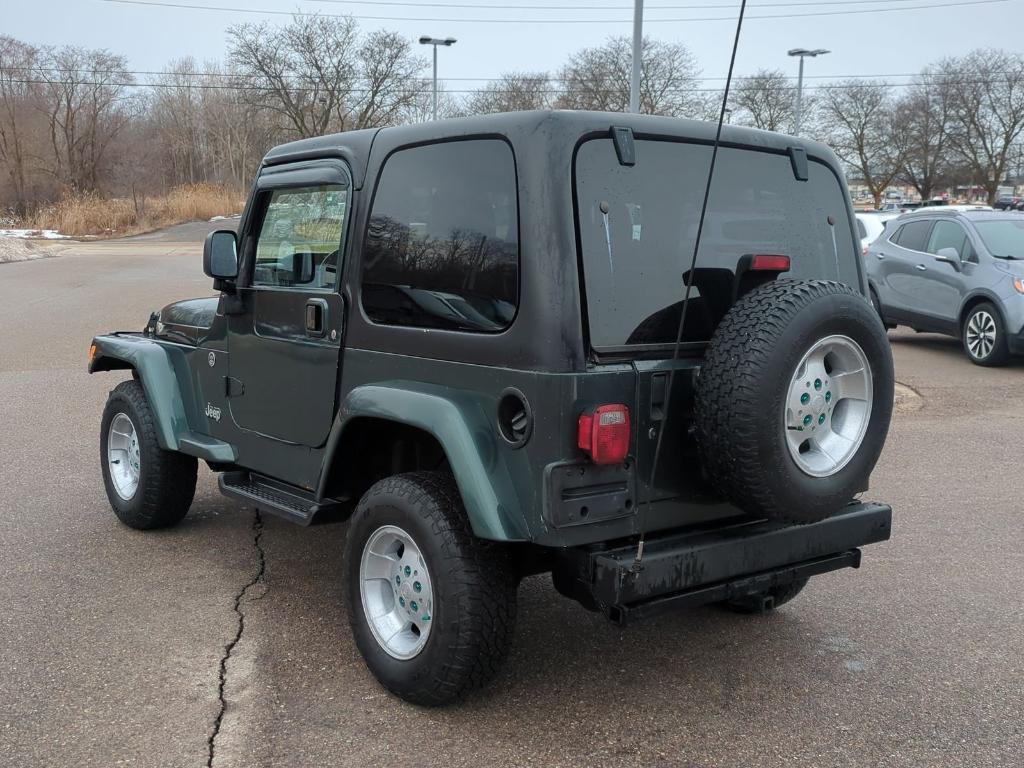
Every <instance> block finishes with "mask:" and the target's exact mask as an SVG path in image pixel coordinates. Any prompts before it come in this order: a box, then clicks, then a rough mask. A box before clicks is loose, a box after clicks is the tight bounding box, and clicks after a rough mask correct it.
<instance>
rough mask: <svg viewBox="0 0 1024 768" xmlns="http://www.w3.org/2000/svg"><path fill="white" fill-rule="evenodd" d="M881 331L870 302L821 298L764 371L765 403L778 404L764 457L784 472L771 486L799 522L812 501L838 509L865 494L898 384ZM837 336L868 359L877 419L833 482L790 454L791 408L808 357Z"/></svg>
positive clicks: (762, 442)
mask: <svg viewBox="0 0 1024 768" xmlns="http://www.w3.org/2000/svg"><path fill="white" fill-rule="evenodd" d="M873 326H879V327H878V328H873ZM880 326H881V320H880V319H879V318H878V316H877V315H876V314H875V311H874V309H873V308H872V307H871V305H870V303H869V302H868V301H867V300H866V299H865V298H864V297H861V296H857V295H852V294H830V295H826V296H821V297H817V298H815V299H814V300H813V301H811V302H810V303H809V304H808V305H807V306H806V307H804V308H803V309H802V310H801V311H800V312H798V313H797V314H796V315H795V316H794V317H793V319H792V321H791V322H790V323H789V324H788V325H787V326H786V328H785V330H784V331H783V332H782V334H781V335H780V337H779V339H778V341H777V343H776V350H781V351H782V353H781V354H774V355H771V356H770V357H769V360H768V363H767V365H766V366H765V367H764V369H763V372H762V373H763V380H764V383H765V394H766V395H767V397H766V398H765V401H766V402H768V403H772V404H773V405H772V406H771V407H769V408H766V409H764V410H763V411H762V413H761V414H760V416H759V420H760V423H759V424H758V429H757V430H756V434H757V435H758V454H759V458H760V460H761V462H762V466H765V467H776V468H778V470H779V471H778V472H773V473H769V484H770V485H771V486H772V491H773V495H774V496H775V498H776V499H777V500H778V503H779V504H780V505H781V506H784V507H788V508H789V509H790V510H792V513H793V516H794V517H801V510H802V509H804V508H806V507H807V506H808V504H809V501H813V502H814V505H815V506H821V505H825V506H829V505H832V506H833V507H835V508H838V506H840V505H842V504H845V503H846V502H847V501H849V500H850V499H852V498H853V496H854V495H855V494H856V493H857V492H859V491H861V490H863V488H862V487H861V486H862V485H863V484H864V478H867V477H868V476H869V475H870V473H871V471H872V470H873V469H874V466H875V463H876V462H877V460H878V456H879V454H880V453H881V450H882V446H883V445H884V442H885V437H886V434H887V432H888V426H889V420H890V418H891V415H892V392H893V383H894V378H893V369H892V358H891V356H890V353H889V351H888V349H887V345H888V340H887V338H886V334H885V331H884V329H882V328H881V327H880ZM834 335H839V336H846V337H847V338H850V339H852V340H853V341H854V342H856V343H857V345H858V346H859V347H860V348H861V350H862V351H863V353H864V356H865V357H866V358H867V361H868V364H869V366H870V367H871V374H872V403H871V414H870V417H869V421H868V425H867V428H866V430H865V434H864V437H863V439H862V441H861V444H860V446H859V447H858V449H857V451H856V453H855V454H854V455H853V457H852V458H850V460H849V461H848V462H847V464H846V465H845V466H844V467H843V468H842V469H840V470H839V471H838V472H836V473H834V474H832V475H830V476H828V477H814V476H811V475H808V474H807V473H805V472H804V471H803V470H802V469H801V468H800V467H799V465H798V464H797V463H796V461H795V459H794V458H793V456H792V454H791V453H790V450H789V445H788V441H787V439H786V421H785V403H786V400H787V395H788V392H789V386H790V382H791V380H792V377H793V374H794V373H795V372H796V368H797V365H798V364H799V363H800V361H801V359H802V358H803V356H804V355H805V354H806V353H807V351H808V350H809V349H810V348H811V347H812V346H813V345H814V344H815V343H817V342H818V341H820V340H821V339H824V338H827V337H829V336H834ZM814 517H816V516H814Z"/></svg>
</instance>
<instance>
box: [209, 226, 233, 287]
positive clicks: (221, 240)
mask: <svg viewBox="0 0 1024 768" xmlns="http://www.w3.org/2000/svg"><path fill="white" fill-rule="evenodd" d="M203 272H205V273H206V275H207V277H212V278H213V279H214V280H234V279H235V278H236V277H238V241H237V239H236V238H235V233H234V232H232V231H231V230H230V229H218V230H215V231H214V232H211V233H210V234H208V235H207V236H206V242H205V243H203Z"/></svg>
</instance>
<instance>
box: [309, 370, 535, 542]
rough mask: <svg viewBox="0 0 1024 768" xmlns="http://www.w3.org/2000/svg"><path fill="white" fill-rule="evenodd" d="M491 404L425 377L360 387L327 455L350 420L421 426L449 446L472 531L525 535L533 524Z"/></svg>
mask: <svg viewBox="0 0 1024 768" xmlns="http://www.w3.org/2000/svg"><path fill="white" fill-rule="evenodd" d="M491 406H493V403H490V405H489V401H486V400H485V399H483V398H480V397H479V396H477V395H474V394H471V393H467V392H463V391H461V390H456V389H451V388H447V387H441V386H437V385H434V384H425V383H422V382H414V381H394V382H384V383H378V384H367V385H364V386H361V387H356V388H355V389H353V390H352V391H351V392H349V394H348V396H347V397H346V398H345V401H344V403H342V407H341V409H340V411H339V414H338V418H337V421H336V422H335V425H334V429H333V430H332V434H331V437H330V439H329V444H328V455H330V454H332V453H333V449H334V448H335V446H336V445H337V444H338V442H340V441H341V440H344V439H345V438H344V435H345V428H346V427H347V425H348V424H349V423H350V422H351V421H352V420H353V419H356V418H359V417H372V418H380V419H387V420H389V421H395V422H399V423H401V424H407V425H409V426H412V427H417V428H419V429H422V430H423V431H425V432H427V433H429V434H431V435H433V436H434V437H435V438H436V439H437V441H438V442H439V443H440V444H441V447H442V448H443V449H444V452H445V455H446V456H447V458H448V464H449V465H450V466H451V469H452V473H453V474H454V476H455V482H456V484H457V485H458V487H459V492H460V493H461V495H462V501H463V504H464V505H465V507H466V513H467V515H468V516H469V522H470V525H471V526H472V528H473V533H474V534H476V535H477V536H479V537H480V538H484V539H493V540H497V541H525V540H527V539H528V538H529V529H528V528H527V525H526V519H525V517H524V515H523V506H522V503H521V501H520V499H519V495H518V493H517V492H516V486H515V484H514V483H513V482H512V478H511V476H510V475H509V472H508V467H507V465H506V463H505V462H504V461H502V460H501V459H502V456H501V450H502V446H500V445H498V443H497V441H498V439H499V438H498V437H497V435H496V434H495V430H494V427H493V424H492V422H493V418H492V415H493V414H492V411H493V408H492V407H491ZM325 475H326V473H325ZM321 491H323V489H322V488H321Z"/></svg>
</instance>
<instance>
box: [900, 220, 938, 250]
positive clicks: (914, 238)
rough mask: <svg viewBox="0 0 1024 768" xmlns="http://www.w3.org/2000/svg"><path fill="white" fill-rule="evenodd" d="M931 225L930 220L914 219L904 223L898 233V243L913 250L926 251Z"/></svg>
mask: <svg viewBox="0 0 1024 768" xmlns="http://www.w3.org/2000/svg"><path fill="white" fill-rule="evenodd" d="M931 226H932V223H931V222H930V221H912V222H910V223H909V224H904V225H903V226H902V227H901V228H900V231H899V232H897V233H896V238H895V240H896V243H897V244H898V245H899V246H900V247H901V248H908V249H910V250H911V251H924V250H925V244H926V243H927V240H928V232H929V230H930V229H931Z"/></svg>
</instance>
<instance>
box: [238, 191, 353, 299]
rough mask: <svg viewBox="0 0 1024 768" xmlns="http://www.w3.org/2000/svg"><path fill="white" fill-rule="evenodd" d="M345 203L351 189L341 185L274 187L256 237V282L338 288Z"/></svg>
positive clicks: (254, 283)
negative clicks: (257, 237)
mask: <svg viewBox="0 0 1024 768" xmlns="http://www.w3.org/2000/svg"><path fill="white" fill-rule="evenodd" d="M347 206H348V189H347V188H346V187H343V186H339V185H334V184H331V185H321V186H315V187H294V188H292V189H277V190H274V191H273V192H272V193H271V195H270V201H269V203H268V204H267V211H266V213H265V214H264V216H263V224H262V225H261V226H260V234H259V239H258V240H257V241H256V263H255V266H254V268H253V277H252V284H253V285H260V286H273V287H276V288H313V289H332V288H334V287H335V286H336V285H337V284H338V270H339V266H340V256H339V254H340V253H341V245H342V243H341V234H342V226H343V224H344V222H345V209H346V207H347Z"/></svg>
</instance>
